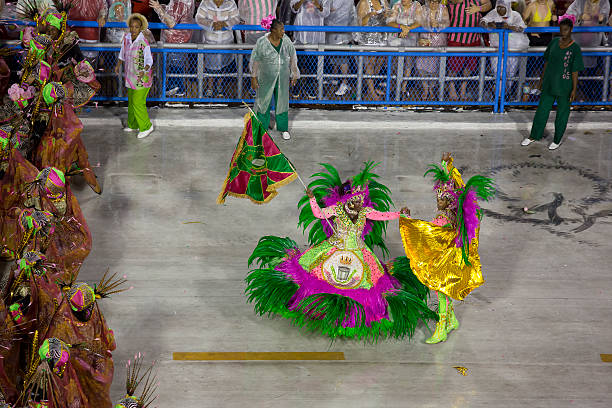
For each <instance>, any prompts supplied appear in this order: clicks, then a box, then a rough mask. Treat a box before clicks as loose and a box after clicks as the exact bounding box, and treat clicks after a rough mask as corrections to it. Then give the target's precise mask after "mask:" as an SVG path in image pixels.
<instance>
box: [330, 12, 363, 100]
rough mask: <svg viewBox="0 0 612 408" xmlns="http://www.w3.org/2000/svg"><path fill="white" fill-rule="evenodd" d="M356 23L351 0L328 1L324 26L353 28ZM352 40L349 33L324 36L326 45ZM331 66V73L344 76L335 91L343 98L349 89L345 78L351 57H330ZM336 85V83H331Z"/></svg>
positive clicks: (341, 43)
mask: <svg viewBox="0 0 612 408" xmlns="http://www.w3.org/2000/svg"><path fill="white" fill-rule="evenodd" d="M356 23H357V10H356V9H355V3H354V2H353V0H330V6H329V16H327V18H326V19H325V26H328V27H329V26H344V27H347V26H353V25H355V24H356ZM351 40H352V38H351V33H333V32H328V33H327V35H326V41H327V44H331V45H344V44H348V43H350V42H351ZM331 60H332V64H333V73H334V74H338V70H339V71H340V73H342V75H343V76H344V77H343V78H342V81H341V83H340V86H339V87H338V89H337V90H336V92H335V94H336V96H344V95H345V94H346V93H347V92H348V91H350V90H351V87H350V86H349V84H348V81H347V78H346V77H347V76H348V73H349V63H350V60H351V57H343V56H334V57H331ZM332 83H334V84H336V83H337V81H335V80H334V81H332Z"/></svg>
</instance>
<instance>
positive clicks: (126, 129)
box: [123, 127, 138, 132]
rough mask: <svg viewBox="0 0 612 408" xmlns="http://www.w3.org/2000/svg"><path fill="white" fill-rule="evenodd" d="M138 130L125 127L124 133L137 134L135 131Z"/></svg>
mask: <svg viewBox="0 0 612 408" xmlns="http://www.w3.org/2000/svg"><path fill="white" fill-rule="evenodd" d="M137 130H138V129H132V128H131V127H124V128H123V131H124V132H135V131H137Z"/></svg>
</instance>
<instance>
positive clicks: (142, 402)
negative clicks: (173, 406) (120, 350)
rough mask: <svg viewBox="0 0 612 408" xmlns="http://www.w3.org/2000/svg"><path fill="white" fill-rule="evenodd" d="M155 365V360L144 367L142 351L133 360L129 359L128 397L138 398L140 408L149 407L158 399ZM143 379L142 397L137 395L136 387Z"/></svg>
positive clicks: (126, 386) (126, 381)
mask: <svg viewBox="0 0 612 408" xmlns="http://www.w3.org/2000/svg"><path fill="white" fill-rule="evenodd" d="M154 365H155V362H153V364H151V366H150V367H149V368H147V369H146V370H145V369H143V356H142V355H141V354H140V353H138V354H136V355H135V356H134V361H133V362H132V361H131V360H128V362H127V364H126V369H127V375H126V380H125V389H126V394H127V397H128V398H132V399H136V401H137V404H138V407H139V408H147V407H148V406H150V405H151V404H152V403H153V401H155V400H156V399H157V395H154V394H155V391H156V388H157V384H155V382H156V381H157V376H156V375H155V374H154V373H153V366H154ZM143 381H144V385H143V388H142V392H141V393H140V397H135V396H134V394H136V389H137V388H138V386H139V385H140V384H141V383H143Z"/></svg>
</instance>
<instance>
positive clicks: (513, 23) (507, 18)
mask: <svg viewBox="0 0 612 408" xmlns="http://www.w3.org/2000/svg"><path fill="white" fill-rule="evenodd" d="M510 7H511V5H510V0H497V3H496V7H495V10H491V11H489V12H488V13H487V15H486V16H484V17H483V18H482V19H481V20H480V25H481V26H482V27H486V28H489V29H495V28H503V29H504V30H509V31H510V33H509V34H508V48H509V49H510V50H512V51H516V50H526V49H527V47H529V39H528V38H527V35H525V33H523V31H524V30H525V28H527V26H526V25H525V22H524V21H523V18H522V17H521V15H520V13H519V12H518V11H514V10H512V9H511V8H510ZM491 47H497V48H499V36H498V35H492V36H491ZM490 62H491V71H493V74H494V75H495V77H497V57H490ZM518 67H519V57H508V59H507V63H506V78H507V82H506V86H507V89H508V90H510V84H511V82H510V78H512V77H514V76H515V75H516V73H517V71H518Z"/></svg>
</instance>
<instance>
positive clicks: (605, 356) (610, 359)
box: [600, 354, 612, 363]
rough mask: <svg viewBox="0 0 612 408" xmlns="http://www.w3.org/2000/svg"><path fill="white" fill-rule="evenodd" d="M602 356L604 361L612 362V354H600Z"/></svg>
mask: <svg viewBox="0 0 612 408" xmlns="http://www.w3.org/2000/svg"><path fill="white" fill-rule="evenodd" d="M600 356H601V361H603V362H604V363H612V354H600Z"/></svg>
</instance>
